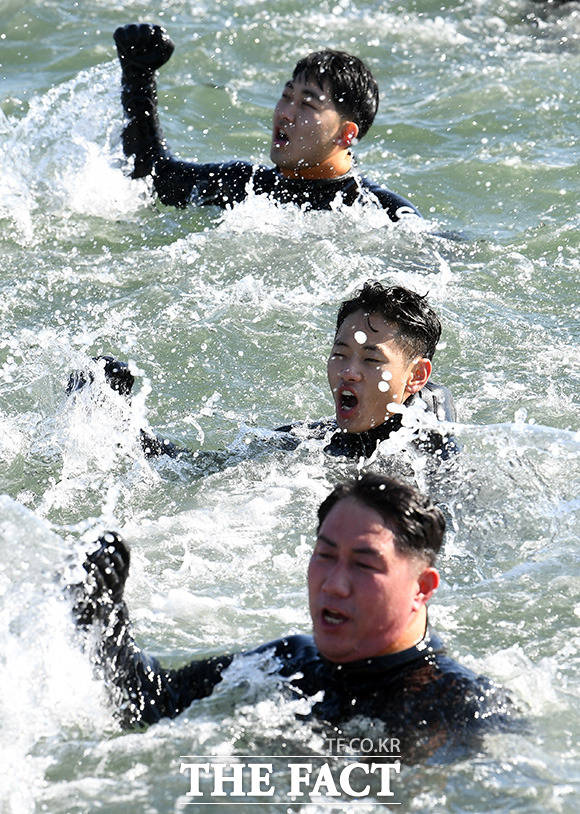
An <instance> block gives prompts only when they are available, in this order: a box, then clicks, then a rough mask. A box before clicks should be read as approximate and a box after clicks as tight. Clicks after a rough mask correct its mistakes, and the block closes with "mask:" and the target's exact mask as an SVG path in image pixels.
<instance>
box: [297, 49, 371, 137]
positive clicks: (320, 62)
mask: <svg viewBox="0 0 580 814" xmlns="http://www.w3.org/2000/svg"><path fill="white" fill-rule="evenodd" d="M297 76H304V78H305V79H306V80H309V81H311V82H316V84H317V85H318V86H319V87H320V88H322V87H323V85H324V82H327V83H328V86H329V88H330V95H331V98H332V101H333V103H334V106H335V107H336V109H337V110H338V112H339V113H340V115H341V116H344V117H346V118H347V119H350V120H351V121H353V122H355V124H357V125H358V135H357V138H359V139H361V138H362V137H363V136H364V135H365V134H366V133H367V132H368V129H369V127H370V126H371V124H372V123H373V121H374V118H375V116H376V113H377V110H378V108H379V88H378V85H377V83H376V80H375V78H374V76H373V75H372V73H371V72H370V71H369V69H368V68H367V66H366V65H365V64H364V62H362V60H360V59H359V58H358V57H354V56H352V55H351V54H347V53H346V52H345V51H332V50H325V51H314V52H313V53H312V54H308V56H305V57H304V58H303V59H301V60H299V61H298V62H297V63H296V67H295V68H294V73H293V74H292V79H296V77H297Z"/></svg>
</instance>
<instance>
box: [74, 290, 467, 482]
mask: <svg viewBox="0 0 580 814" xmlns="http://www.w3.org/2000/svg"><path fill="white" fill-rule="evenodd" d="M440 336H441V323H440V321H439V318H438V316H437V314H436V313H435V312H434V311H433V309H432V308H431V307H430V306H429V305H428V303H427V300H426V298H425V297H423V296H421V295H419V294H417V293H415V292H414V291H411V290H409V289H407V288H403V287H401V286H391V287H385V286H383V285H382V284H381V283H379V282H368V283H365V285H364V286H363V287H362V288H361V289H360V290H359V291H357V292H356V293H355V295H354V296H353V297H352V298H351V299H349V300H346V301H344V302H343V303H342V304H341V306H340V308H339V311H338V316H337V320H336V333H335V337H334V344H333V347H332V350H331V353H330V357H329V359H328V362H327V373H328V381H329V384H330V388H331V392H332V396H333V400H334V406H335V418H329V419H324V420H321V421H314V422H296V423H292V424H287V425H284V426H281V427H278V428H277V429H276V432H277V433H278V435H277V436H276V437H275V438H274V439H273V440H272V443H273V444H274V446H275V447H277V448H281V449H287V450H292V449H296V448H297V447H298V445H299V444H300V443H302V442H303V441H304V440H306V439H312V438H314V439H321V440H322V439H326V440H327V444H326V446H325V451H326V452H327V453H328V454H330V455H335V456H346V457H347V458H352V459H354V460H359V459H361V458H364V459H366V458H370V457H371V456H372V455H373V453H374V452H375V450H376V449H377V446H378V445H379V444H380V443H381V442H382V441H385V440H386V439H387V438H389V436H390V435H391V434H393V433H395V432H397V431H398V430H400V429H401V428H402V427H403V426H404V425H405V420H406V415H405V414H406V411H408V410H410V408H414V409H413V413H414V414H415V416H416V424H415V426H414V428H412V429H410V431H409V432H410V435H411V440H412V443H413V445H414V446H416V447H417V448H418V449H420V450H422V451H424V452H428V453H432V454H433V455H434V456H438V457H441V458H447V457H449V455H450V454H451V453H453V452H456V451H457V449H458V447H457V443H456V441H455V440H454V438H453V437H451V436H450V435H449V434H448V432H447V430H446V428H445V425H444V424H441V423H440V422H453V421H455V420H456V414H455V407H454V404H453V399H452V397H451V393H450V392H449V390H448V389H447V388H446V387H444V386H443V385H440V384H434V383H432V382H431V381H430V376H431V370H432V359H433V355H434V353H435V349H436V347H437V343H438V342H439V338H440ZM102 358H104V359H105V360H106V365H105V376H106V378H107V381H108V382H109V384H110V385H111V387H113V389H115V390H118V391H119V392H123V393H125V394H128V392H130V387H131V386H132V382H131V385H129V384H128V378H127V377H128V376H130V375H131V374H130V372H129V371H128V370H127V365H126V364H125V363H123V362H116V361H115V360H113V359H112V358H111V357H102ZM117 377H120V381H119V382H117V381H116V380H117ZM88 378H89V376H88V374H87V373H84V372H81V373H76V374H73V375H72V376H71V379H70V380H69V385H68V388H67V390H68V392H69V393H73V392H75V390H77V389H79V386H83V385H84V384H85V383H86V381H87V379H88ZM407 415H410V412H409V413H407ZM422 415H423V416H424V417H425V420H424V421H421V420H420V416H422ZM428 419H431V420H430V421H429V420H428ZM141 444H142V447H143V450H144V452H145V454H146V455H147V456H148V457H156V456H159V455H169V456H171V457H173V458H179V457H191V456H194V457H195V458H196V459H197V460H198V462H199V463H203V458H204V453H203V452H194V453H192V452H191V451H189V450H185V449H181V448H179V447H177V446H176V445H174V444H173V443H171V442H170V441H168V440H167V439H165V438H163V439H162V438H159V437H157V436H155V435H154V434H153V433H151V432H146V431H145V430H142V431H141ZM208 454H209V455H210V456H211V458H212V460H213V459H214V458H216V455H215V454H214V453H208ZM218 457H219V456H218ZM216 461H217V458H216ZM206 463H207V464H208V466H209V467H210V469H211V466H212V462H211V461H209V460H208V461H207V462H206ZM224 465H227V459H226V458H224V461H223V462H220V465H218V467H217V468H218V469H220V468H223V466H224Z"/></svg>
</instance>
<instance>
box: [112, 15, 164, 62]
mask: <svg viewBox="0 0 580 814" xmlns="http://www.w3.org/2000/svg"><path fill="white" fill-rule="evenodd" d="M113 38H114V40H115V45H116V46H117V53H118V55H119V60H120V62H121V67H122V68H123V71H125V73H129V74H130V73H153V71H156V70H157V68H160V67H161V66H162V65H164V64H165V63H166V62H167V60H168V59H169V58H170V57H171V54H172V53H173V51H174V49H175V45H174V44H173V42H172V41H171V39H170V37H169V34H168V33H167V31H166V30H165V29H164V28H161V26H160V25H150V24H149V23H130V24H129V25H123V26H120V27H119V28H117V29H116V31H115V33H114V34H113Z"/></svg>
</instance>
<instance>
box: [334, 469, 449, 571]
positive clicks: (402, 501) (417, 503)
mask: <svg viewBox="0 0 580 814" xmlns="http://www.w3.org/2000/svg"><path fill="white" fill-rule="evenodd" d="M348 497H350V498H353V499H354V500H357V501H358V502H359V503H362V504H364V505H365V506H368V507H369V508H371V509H374V511H376V512H377V513H378V514H379V515H380V516H381V518H382V519H383V520H384V521H385V523H387V524H389V525H390V526H392V527H393V528H394V533H395V549H396V550H397V551H398V553H399V554H403V555H405V556H419V557H422V558H424V559H425V560H426V561H427V562H428V563H429V565H431V566H432V565H435V561H436V559H437V554H438V553H439V551H440V549H441V545H442V543H443V535H444V533H445V517H444V516H443V512H442V511H441V509H439V508H438V507H437V506H435V504H434V503H432V502H431V500H430V499H429V498H428V497H426V496H425V495H423V494H422V493H421V492H419V490H418V489H415V488H414V487H413V486H411V485H410V484H408V483H404V482H403V481H398V480H395V479H394V478H388V477H386V476H385V475H379V474H376V473H374V472H368V473H367V474H365V475H360V476H359V477H357V478H352V479H351V480H347V481H344V482H343V483H339V484H338V485H337V486H335V487H334V489H333V490H332V492H331V493H330V494H329V495H328V497H326V498H325V500H323V501H322V503H321V504H320V507H319V509H318V531H320V527H321V526H322V523H323V522H324V519H325V517H326V516H327V515H328V514H329V512H330V510H331V509H332V508H333V507H334V506H335V505H336V504H337V503H338V502H339V501H340V500H344V499H345V498H348Z"/></svg>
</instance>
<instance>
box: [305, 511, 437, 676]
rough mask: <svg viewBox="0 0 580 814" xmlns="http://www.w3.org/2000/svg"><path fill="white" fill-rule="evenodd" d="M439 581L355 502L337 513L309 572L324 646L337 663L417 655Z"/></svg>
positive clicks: (323, 531)
mask: <svg viewBox="0 0 580 814" xmlns="http://www.w3.org/2000/svg"><path fill="white" fill-rule="evenodd" d="M437 584H438V574H437V571H436V570H435V569H434V568H430V567H428V566H427V565H426V563H425V561H424V560H422V559H420V558H417V557H408V556H404V555H402V554H399V553H398V552H397V550H396V549H395V544H394V535H393V530H392V529H391V528H389V526H388V525H385V522H384V521H383V519H382V518H381V516H380V515H379V514H378V512H376V511H374V509H371V508H370V507H368V506H366V505H364V504H363V503H360V502H359V501H357V500H356V499H354V498H345V499H343V500H340V501H339V502H338V503H337V504H336V505H335V506H333V508H332V509H331V510H330V512H329V513H328V515H327V516H326V518H325V519H324V522H323V523H322V526H321V527H320V531H319V534H318V539H317V541H316V545H315V547H314V551H313V553H312V557H311V559H310V564H309V567H308V594H309V601H310V614H311V616H312V627H313V634H314V640H315V642H316V646H317V647H318V649H319V650H320V652H321V653H322V655H323V656H325V657H326V658H327V659H329V660H330V661H334V662H348V661H356V660H358V659H365V658H372V657H374V656H380V655H385V654H387V653H395V652H399V651H400V650H404V649H406V648H407V647H411V646H412V645H413V644H415V643H416V641H418V640H419V639H420V638H421V637H422V635H423V633H424V630H425V624H426V610H425V602H426V601H427V599H428V598H430V596H431V595H432V593H433V591H434V590H435V589H436V587H437Z"/></svg>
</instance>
